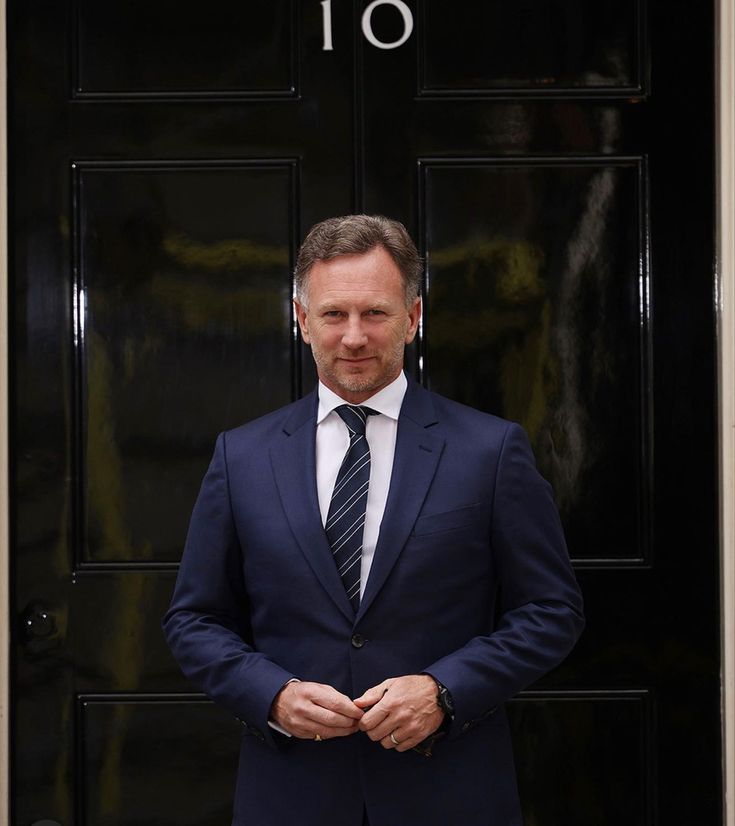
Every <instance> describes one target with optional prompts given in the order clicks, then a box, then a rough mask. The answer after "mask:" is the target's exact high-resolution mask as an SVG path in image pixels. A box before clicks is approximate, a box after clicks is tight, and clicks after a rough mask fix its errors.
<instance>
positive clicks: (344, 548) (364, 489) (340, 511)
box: [324, 404, 377, 611]
mask: <svg viewBox="0 0 735 826" xmlns="http://www.w3.org/2000/svg"><path fill="white" fill-rule="evenodd" d="M336 410H337V413H338V414H339V416H340V418H341V419H342V421H343V422H344V423H345V424H346V425H347V429H348V430H349V432H350V446H349V447H348V448H347V453H346V454H345V458H344V459H343V460H342V464H341V466H340V469H339V473H337V481H336V482H335V483H334V491H333V493H332V500H331V502H330V503H329V513H328V514H327V521H326V524H325V525H324V529H325V530H326V532H327V539H328V540H329V544H330V546H331V548H332V555H333V556H334V561H335V563H336V565H337V570H338V571H339V575H340V576H341V577H342V582H343V583H344V586H345V590H346V591H347V597H348V599H349V600H350V602H351V603H352V607H353V608H354V609H355V611H357V608H358V606H359V605H360V563H361V562H362V533H363V528H364V527H365V512H366V510H367V497H368V485H369V484H370V446H369V445H368V443H367V439H366V438H365V424H366V422H367V417H368V416H370V415H374V414H376V413H377V411H375V410H371V409H370V408H369V407H352V406H351V405H348V404H343V405H341V406H340V407H338V408H336Z"/></svg>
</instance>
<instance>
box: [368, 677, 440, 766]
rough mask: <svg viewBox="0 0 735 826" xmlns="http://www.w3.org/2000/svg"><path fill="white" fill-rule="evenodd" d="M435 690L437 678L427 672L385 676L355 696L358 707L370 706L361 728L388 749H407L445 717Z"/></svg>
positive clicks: (435, 727) (429, 732)
mask: <svg viewBox="0 0 735 826" xmlns="http://www.w3.org/2000/svg"><path fill="white" fill-rule="evenodd" d="M436 693H437V685H436V681H435V680H434V678H433V677H430V676H429V675H428V674H410V675H408V676H406V677H391V678H390V679H388V680H383V682H382V683H380V684H379V685H376V686H374V687H373V688H369V689H368V690H367V691H366V692H365V693H364V694H363V695H362V697H358V698H357V699H356V700H355V705H356V706H358V707H359V708H362V709H368V708H369V709H370V710H369V711H366V712H365V715H364V717H363V718H362V719H361V720H360V729H362V731H365V732H367V735H368V737H369V738H370V739H371V740H373V741H375V742H380V745H381V746H383V748H385V749H395V750H396V751H408V749H412V748H413V747H414V746H416V745H418V744H419V743H420V742H421V741H422V740H425V739H426V738H427V737H428V736H429V735H430V734H433V733H434V732H435V731H436V730H437V729H438V728H439V726H440V725H441V724H442V721H443V720H444V712H443V711H442V710H441V708H439V706H438V704H437V702H436ZM391 734H392V735H393V739H391Z"/></svg>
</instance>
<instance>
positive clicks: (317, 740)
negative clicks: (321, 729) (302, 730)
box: [314, 734, 322, 743]
mask: <svg viewBox="0 0 735 826" xmlns="http://www.w3.org/2000/svg"><path fill="white" fill-rule="evenodd" d="M314 740H316V742H317V743H321V742H322V737H321V735H320V734H315V735H314Z"/></svg>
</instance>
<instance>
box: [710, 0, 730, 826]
mask: <svg viewBox="0 0 735 826" xmlns="http://www.w3.org/2000/svg"><path fill="white" fill-rule="evenodd" d="M715 43H716V46H715V48H716V56H715V59H716V67H715V68H716V72H715V77H716V90H715V92H716V98H715V112H716V126H715V140H716V145H715V158H716V183H715V186H716V192H717V219H716V242H715V243H716V247H715V251H716V262H715V287H716V293H715V296H714V299H715V302H716V307H715V309H716V314H717V348H718V360H719V365H718V368H719V370H718V372H719V376H718V378H719V381H718V394H719V401H718V406H719V431H720V432H719V441H720V444H719V456H720V485H719V487H720V593H721V602H720V611H721V618H720V621H721V629H722V633H721V639H722V644H721V645H722V655H721V657H722V659H721V671H720V675H721V676H720V686H721V689H720V690H721V707H722V740H723V748H722V781H723V782H722V787H723V811H724V813H725V814H724V822H725V824H726V826H735V801H734V800H733V794H735V650H734V649H735V11H734V10H733V4H732V2H731V0H717V5H716V23H715Z"/></svg>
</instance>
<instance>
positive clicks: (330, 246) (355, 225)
mask: <svg viewBox="0 0 735 826" xmlns="http://www.w3.org/2000/svg"><path fill="white" fill-rule="evenodd" d="M375 247H383V248H384V249H385V251H386V252H387V253H388V254H389V255H390V257H391V258H392V259H393V261H394V262H395V263H396V266H397V267H398V269H399V270H400V272H401V276H402V277H403V286H404V288H405V290H406V306H407V307H410V306H411V304H412V303H413V301H414V300H415V299H416V297H417V296H418V294H419V288H420V285H421V259H420V258H419V253H418V250H417V249H416V245H415V244H414V242H413V240H412V239H411V236H410V235H409V234H408V230H407V229H406V227H404V226H403V224H402V223H401V222H400V221H394V220H393V219H391V218H385V217H384V216H382V215H342V216H340V217H338V218H327V219H326V220H325V221H320V222H319V223H318V224H315V225H314V226H313V227H312V228H311V229H310V230H309V234H308V235H307V236H306V238H305V239H304V243H303V244H302V245H301V249H300V250H299V254H298V258H297V259H296V270H295V272H294V286H295V291H296V298H297V300H298V301H299V302H300V303H301V304H302V305H303V306H304V307H305V306H306V297H307V291H308V286H309V271H310V270H311V268H312V267H313V266H314V264H316V263H317V262H318V261H329V260H330V259H331V258H337V257H338V256H340V255H361V254H362V253H366V252H370V250H372V249H375Z"/></svg>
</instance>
